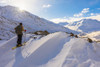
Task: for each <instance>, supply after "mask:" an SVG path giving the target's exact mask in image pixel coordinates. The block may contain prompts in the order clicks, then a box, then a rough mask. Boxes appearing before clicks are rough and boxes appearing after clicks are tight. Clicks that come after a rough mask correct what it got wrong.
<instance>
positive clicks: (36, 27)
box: [0, 6, 77, 39]
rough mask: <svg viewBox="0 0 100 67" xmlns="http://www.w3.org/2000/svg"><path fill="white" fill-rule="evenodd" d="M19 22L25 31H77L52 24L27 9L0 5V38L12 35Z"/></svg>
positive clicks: (7, 37)
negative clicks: (22, 9)
mask: <svg viewBox="0 0 100 67" xmlns="http://www.w3.org/2000/svg"><path fill="white" fill-rule="evenodd" d="M20 22H21V23H23V25H24V28H25V29H26V30H27V33H29V32H31V33H33V32H35V31H45V30H46V31H48V32H50V33H53V32H57V31H64V32H73V33H77V32H76V31H73V30H70V29H68V28H65V27H63V26H60V25H58V24H54V23H53V22H51V21H48V20H46V19H43V18H40V17H38V16H36V15H33V14H31V13H29V12H27V11H21V10H20V9H18V8H17V7H13V6H4V7H0V39H9V38H11V37H13V36H14V33H15V31H14V28H15V27H16V26H17V25H18V24H19V23H20Z"/></svg>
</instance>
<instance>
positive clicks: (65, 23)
mask: <svg viewBox="0 0 100 67" xmlns="http://www.w3.org/2000/svg"><path fill="white" fill-rule="evenodd" d="M58 24H59V25H62V26H66V25H67V24H69V23H68V22H59V23H58Z"/></svg>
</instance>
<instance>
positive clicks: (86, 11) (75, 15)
mask: <svg viewBox="0 0 100 67" xmlns="http://www.w3.org/2000/svg"><path fill="white" fill-rule="evenodd" d="M88 12H89V8H84V9H83V10H82V11H81V12H80V13H78V14H74V17H82V16H83V15H84V14H86V13H88Z"/></svg>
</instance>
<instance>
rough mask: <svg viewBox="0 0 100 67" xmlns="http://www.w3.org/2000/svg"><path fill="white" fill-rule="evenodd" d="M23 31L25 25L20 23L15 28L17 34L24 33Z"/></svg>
mask: <svg viewBox="0 0 100 67" xmlns="http://www.w3.org/2000/svg"><path fill="white" fill-rule="evenodd" d="M23 31H24V27H23V26H22V25H18V26H17V27H16V28H15V32H16V34H17V35H23Z"/></svg>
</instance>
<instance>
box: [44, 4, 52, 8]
mask: <svg viewBox="0 0 100 67" xmlns="http://www.w3.org/2000/svg"><path fill="white" fill-rule="evenodd" d="M51 6H52V5H50V4H47V5H43V6H42V7H43V8H49V7H51Z"/></svg>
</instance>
